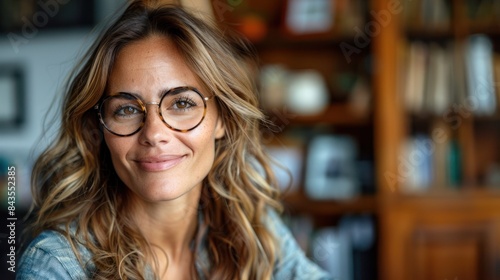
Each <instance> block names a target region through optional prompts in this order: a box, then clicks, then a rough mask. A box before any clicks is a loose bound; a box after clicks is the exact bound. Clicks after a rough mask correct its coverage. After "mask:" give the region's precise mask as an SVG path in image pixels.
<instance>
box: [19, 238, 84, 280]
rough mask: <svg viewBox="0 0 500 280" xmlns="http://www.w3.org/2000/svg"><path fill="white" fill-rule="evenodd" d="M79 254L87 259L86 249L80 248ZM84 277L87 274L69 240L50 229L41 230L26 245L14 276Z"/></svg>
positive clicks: (42, 277) (35, 277) (30, 277)
mask: <svg viewBox="0 0 500 280" xmlns="http://www.w3.org/2000/svg"><path fill="white" fill-rule="evenodd" d="M82 247H83V246H82ZM80 249H81V248H80ZM81 254H82V258H83V260H84V261H85V260H86V259H88V252H87V251H86V250H81ZM86 278H87V275H86V274H85V271H84V270H83V268H82V267H81V265H80V262H79V261H78V259H77V257H76V255H75V253H74V252H73V249H72V248H71V245H70V243H69V241H68V240H67V239H66V237H64V236H63V235H62V234H60V233H59V232H56V231H52V230H48V231H44V232H42V233H41V234H40V235H38V236H37V237H36V238H35V239H34V240H33V241H32V242H31V243H30V244H29V245H28V247H27V248H26V250H25V251H24V253H23V255H22V257H21V260H20V262H19V267H18V271H17V277H16V279H86Z"/></svg>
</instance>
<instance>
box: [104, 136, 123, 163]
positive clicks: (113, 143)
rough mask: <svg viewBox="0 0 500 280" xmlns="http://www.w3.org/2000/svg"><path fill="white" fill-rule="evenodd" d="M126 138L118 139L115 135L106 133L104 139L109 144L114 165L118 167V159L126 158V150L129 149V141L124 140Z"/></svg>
mask: <svg viewBox="0 0 500 280" xmlns="http://www.w3.org/2000/svg"><path fill="white" fill-rule="evenodd" d="M123 140H125V139H118V138H116V137H114V136H109V135H104V141H105V143H106V145H107V146H108V149H109V153H110V155H111V159H112V160H113V166H114V167H115V169H116V167H117V163H119V162H117V161H120V160H122V159H123V158H125V155H126V151H127V150H128V149H127V147H128V143H127V142H128V141H123Z"/></svg>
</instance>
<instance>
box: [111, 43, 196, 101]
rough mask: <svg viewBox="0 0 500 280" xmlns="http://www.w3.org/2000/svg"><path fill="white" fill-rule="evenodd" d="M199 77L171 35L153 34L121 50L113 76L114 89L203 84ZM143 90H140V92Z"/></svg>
mask: <svg viewBox="0 0 500 280" xmlns="http://www.w3.org/2000/svg"><path fill="white" fill-rule="evenodd" d="M198 81H199V79H198V77H197V76H196V74H195V73H194V72H193V71H192V70H191V67H190V66H189V65H188V64H187V63H186V60H185V59H184V57H183V56H182V54H181V53H180V52H179V50H178V49H177V47H176V46H175V44H174V43H173V42H172V41H171V40H170V39H168V38H166V37H164V36H160V35H153V36H149V37H147V38H144V39H141V40H138V41H135V42H132V43H130V44H128V45H126V46H125V47H123V49H121V50H120V51H119V52H118V55H117V56H116V59H115V62H114V65H113V68H112V71H111V75H110V77H109V81H108V82H109V86H110V91H111V92H113V91H116V90H123V91H125V89H123V88H124V87H126V90H127V91H129V90H132V91H135V92H138V93H141V92H142V91H144V90H146V91H147V90H155V91H157V90H158V87H163V88H173V87H178V86H186V85H189V86H194V87H198V88H199V87H200V83H199V82H198ZM138 90H140V91H138Z"/></svg>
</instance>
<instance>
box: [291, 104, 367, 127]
mask: <svg viewBox="0 0 500 280" xmlns="http://www.w3.org/2000/svg"><path fill="white" fill-rule="evenodd" d="M370 116H371V113H370V112H367V111H363V110H357V109H355V108H353V107H352V106H351V105H349V104H333V105H330V106H329V107H328V108H327V109H326V110H325V111H324V112H322V113H320V114H316V115H311V116H296V117H295V118H294V119H293V122H294V124H296V125H306V124H328V125H353V126H362V125H369V124H370Z"/></svg>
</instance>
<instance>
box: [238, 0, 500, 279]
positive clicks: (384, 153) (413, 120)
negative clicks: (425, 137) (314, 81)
mask: <svg viewBox="0 0 500 280" xmlns="http://www.w3.org/2000/svg"><path fill="white" fill-rule="evenodd" d="M422 1H426V2H427V4H429V5H431V7H432V5H436V3H437V2H442V3H445V4H446V5H449V6H448V8H449V11H448V12H449V23H444V24H442V22H441V23H439V24H436V25H429V24H428V22H426V21H422V20H421V21H418V24H415V25H411V24H410V25H408V22H409V23H412V21H411V20H410V21H408V20H406V19H405V17H406V16H407V12H408V9H407V8H405V7H403V10H401V12H400V13H396V14H391V19H390V20H389V21H388V22H387V24H384V26H383V27H382V28H380V32H378V33H377V34H376V36H372V37H370V38H369V39H370V42H369V44H367V45H366V46H364V47H362V48H360V52H359V53H356V55H354V56H353V57H352V58H353V59H352V61H350V62H347V61H346V58H345V57H344V55H343V54H342V52H341V50H340V48H339V45H340V44H342V43H345V42H348V43H351V44H353V40H354V38H355V37H354V36H356V34H349V32H347V33H346V32H339V31H338V30H332V31H330V32H326V33H323V34H313V35H306V36H290V34H284V33H282V29H281V28H279V27H277V25H279V24H281V23H282V17H283V12H284V10H285V8H284V7H279V4H276V3H275V4H272V5H271V4H270V3H267V2H266V1H264V0H257V1H252V3H246V5H249V6H247V7H246V8H248V9H250V10H252V9H253V10H255V9H256V8H258V7H259V5H260V6H261V7H268V8H269V7H270V6H273V7H274V8H273V9H274V10H272V12H271V10H268V11H267V13H264V14H267V15H269V14H271V15H273V17H272V18H266V23H267V24H269V26H270V27H269V30H268V33H267V36H266V37H264V38H263V39H262V40H260V41H257V42H256V43H255V45H256V48H257V51H258V53H259V55H260V58H261V61H262V63H263V64H266V63H270V64H273V63H275V64H283V65H286V66H287V67H289V68H290V69H292V70H298V69H306V68H313V69H315V70H317V71H318V72H320V73H321V74H322V75H323V76H324V77H325V79H330V78H331V77H332V76H333V75H338V74H341V73H343V72H352V71H358V72H361V73H362V74H361V75H364V76H366V77H368V80H369V87H370V91H371V98H372V99H371V105H370V108H369V109H367V110H363V111H356V110H353V109H352V107H351V106H350V105H349V104H348V103H345V102H336V101H333V102H331V104H329V106H328V107H327V109H326V110H325V111H324V112H321V113H318V114H315V115H311V116H295V117H293V118H290V119H287V124H286V127H284V129H283V130H282V131H281V132H283V134H285V133H286V130H287V129H290V128H294V127H309V128H310V130H311V131H314V130H315V128H316V127H320V128H321V129H319V130H320V131H321V132H324V131H325V127H327V128H329V129H330V131H334V132H338V131H349V129H352V130H355V131H364V133H359V134H357V135H354V137H355V138H356V139H357V140H358V141H359V143H361V144H362V145H363V149H364V150H365V156H366V155H368V158H369V160H371V161H372V162H373V164H374V167H375V168H374V172H375V174H374V175H375V178H374V185H375V189H376V191H375V193H360V194H359V195H358V196H356V197H355V198H353V199H349V200H344V201H339V200H321V201H318V200H312V199H310V198H308V197H307V195H305V191H304V189H303V188H304V187H303V183H302V182H301V183H300V185H301V187H300V188H299V191H297V192H296V193H288V194H286V195H285V196H284V198H283V202H284V204H285V206H286V207H287V209H288V211H289V212H290V213H294V214H298V215H300V214H305V215H311V216H314V217H316V219H321V220H322V221H323V222H322V224H331V225H332V226H335V222H334V221H336V220H338V218H339V217H342V216H344V215H351V214H369V215H372V216H373V217H374V219H375V220H376V221H377V223H376V225H377V245H376V247H377V252H378V257H377V258H376V259H374V260H373V261H374V262H375V263H376V266H377V271H376V272H375V273H374V274H377V275H378V277H375V276H373V275H372V277H371V278H367V279H381V280H400V279H415V280H420V279H422V280H424V279H425V280H433V279H436V280H444V279H480V280H488V279H500V274H499V272H498V269H497V266H498V265H497V264H498V263H499V262H500V253H498V252H500V185H499V186H496V185H495V184H489V183H486V182H485V175H484V173H485V172H486V171H485V170H486V169H487V165H488V164H493V163H496V164H500V154H498V152H496V150H498V151H500V147H499V145H498V144H495V143H494V142H495V141H491V139H490V138H493V139H500V129H499V128H500V117H499V116H500V115H499V111H498V108H497V112H496V113H495V114H493V115H486V116H483V115H478V114H474V112H471V114H470V116H465V115H463V114H462V115H460V114H461V113H463V112H458V113H456V114H455V116H457V115H458V116H460V124H459V125H457V127H456V128H455V126H454V124H456V123H453V122H451V121H447V120H449V119H451V117H452V116H453V115H445V114H443V113H441V114H436V113H429V112H426V111H417V112H413V111H410V110H408V109H407V108H406V107H405V104H404V102H403V98H402V96H403V91H402V85H403V86H404V83H405V77H404V75H405V73H406V71H407V70H408V68H409V66H408V64H405V63H406V56H405V53H404V50H405V49H406V47H407V46H408V45H409V44H411V42H414V41H419V42H423V44H436V45H438V46H440V47H443V48H446V46H447V45H448V44H455V43H457V44H463V43H464V42H465V41H466V40H467V39H468V38H469V37H470V36H471V35H473V34H476V33H483V34H486V35H487V36H489V38H491V39H492V41H493V45H494V50H495V52H499V50H500V43H499V41H500V40H499V38H500V32H499V31H498V28H497V27H498V26H499V24H497V23H495V22H492V21H489V22H475V21H474V20H472V19H470V18H469V16H468V9H470V7H469V6H468V5H469V4H470V3H472V2H480V1H467V0H436V1H434V0H433V1H430V0H412V1H395V0H371V1H366V3H368V8H367V10H366V14H365V16H366V18H365V20H366V21H365V23H364V24H361V25H356V26H352V27H351V30H352V28H353V27H358V28H361V29H362V28H364V27H365V25H366V24H368V23H369V22H372V21H374V20H375V19H374V18H373V17H372V16H373V14H374V13H375V14H378V13H384V12H387V11H388V7H390V6H391V5H395V4H398V5H399V4H402V3H403V2H407V3H410V2H411V3H410V4H412V5H414V7H421V6H422V5H420V4H421V3H422ZM347 2H348V1H346V3H347ZM490 2H492V3H493V2H494V1H490ZM276 7H278V8H276ZM269 9H271V8H269ZM276 9H277V10H276ZM404 9H407V10H404ZM492 10H493V9H492ZM410 12H411V11H410ZM234 14H235V15H236V14H238V11H235V12H234ZM367 61H369V63H367ZM366 64H371V68H370V69H369V70H366V69H364V68H363V66H364V65H366ZM360 69H363V70H360ZM453 79H454V81H457V80H458V81H460V80H461V79H463V78H461V77H453ZM498 82H500V81H498ZM329 90H330V91H331V93H332V94H333V95H335V94H336V92H335V90H332V88H331V87H330V88H329ZM498 97H500V95H498ZM499 104H500V103H499ZM452 105H453V104H452ZM455 105H456V104H455ZM445 113H446V112H445ZM446 118H448V119H446ZM439 120H441V121H443V120H444V122H445V123H446V125H448V127H449V128H450V131H451V135H452V137H453V139H456V141H457V143H458V147H459V150H460V152H461V157H462V160H461V163H460V174H461V177H462V179H461V182H460V184H458V185H456V186H451V185H448V184H444V185H441V184H430V185H429V186H427V187H426V189H425V190H421V191H420V192H416V193H415V192H413V193H412V192H408V191H407V190H405V186H404V184H403V182H401V181H400V180H391V179H390V178H389V177H390V176H388V174H389V175H394V176H396V178H398V177H397V176H398V174H399V172H400V171H401V166H402V152H401V151H402V146H403V145H404V144H405V143H406V141H407V139H409V138H410V137H412V136H413V134H414V133H415V127H417V130H419V132H423V133H427V134H430V132H432V130H433V129H434V128H433V125H434V123H435V122H436V121H439ZM327 130H328V129H327ZM308 133H310V132H308ZM309 136H310V135H309ZM283 142H286V141H283ZM497 142H498V141H497Z"/></svg>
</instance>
